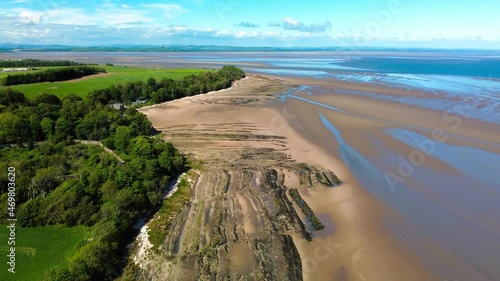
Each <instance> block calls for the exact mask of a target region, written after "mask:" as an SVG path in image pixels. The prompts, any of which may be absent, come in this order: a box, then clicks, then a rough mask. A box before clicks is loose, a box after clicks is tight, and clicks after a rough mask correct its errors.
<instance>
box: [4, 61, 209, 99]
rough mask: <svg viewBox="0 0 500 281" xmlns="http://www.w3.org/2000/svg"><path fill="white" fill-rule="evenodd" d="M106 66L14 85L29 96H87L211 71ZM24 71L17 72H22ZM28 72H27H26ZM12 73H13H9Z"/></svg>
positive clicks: (14, 87)
mask: <svg viewBox="0 0 500 281" xmlns="http://www.w3.org/2000/svg"><path fill="white" fill-rule="evenodd" d="M98 67H104V68H105V69H106V72H107V74H100V75H95V76H87V77H84V78H83V79H77V80H70V81H64V82H47V83H37V84H27V85H17V86H12V88H13V89H15V90H18V91H20V92H22V93H24V94H25V95H26V97H27V98H33V97H35V96H37V95H39V94H41V93H44V92H45V93H48V94H54V95H57V96H64V95H68V94H71V93H73V94H77V95H79V96H82V97H83V96H86V95H87V94H88V93H89V92H91V91H93V90H97V89H103V88H106V87H109V86H111V85H116V84H120V83H121V84H125V83H127V82H134V81H141V80H142V81H146V80H147V79H148V78H150V77H153V78H155V79H162V78H171V79H180V78H182V77H184V76H187V75H190V74H195V75H196V74H199V73H200V72H204V71H209V70H205V69H191V68H174V69H149V68H138V67H123V66H98ZM21 73H23V72H17V73H16V74H21ZM24 73H26V72H24ZM9 74H12V73H9ZM6 75H8V74H6V73H0V78H2V77H5V76H6Z"/></svg>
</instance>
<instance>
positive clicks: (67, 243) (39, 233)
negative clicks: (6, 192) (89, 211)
mask: <svg viewBox="0 0 500 281" xmlns="http://www.w3.org/2000/svg"><path fill="white" fill-rule="evenodd" d="M0 229H1V231H0V241H2V243H1V244H0V264H1V266H0V280H12V281H15V280H19V281H24V280H30V281H35V280H40V279H41V278H42V277H43V276H44V275H45V274H46V273H47V272H48V271H49V270H50V269H52V268H54V267H57V266H58V265H61V264H63V263H64V262H65V261H66V260H67V259H68V258H69V257H70V256H72V255H74V254H75V251H76V249H77V245H78V244H79V243H80V242H81V241H83V240H84V239H85V238H86V236H87V235H88V233H89V230H88V228H84V227H72V228H63V227H54V226H50V227H35V228H19V227H18V228H16V270H15V271H16V273H15V274H13V273H10V272H8V271H7V269H8V265H7V255H8V254H9V252H8V247H10V246H9V245H7V231H8V229H7V227H6V226H5V225H0Z"/></svg>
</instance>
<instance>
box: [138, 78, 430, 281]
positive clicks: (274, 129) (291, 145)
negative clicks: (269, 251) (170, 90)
mask: <svg viewBox="0 0 500 281" xmlns="http://www.w3.org/2000/svg"><path fill="white" fill-rule="evenodd" d="M250 77H252V78H249V79H256V77H265V79H269V78H267V77H266V76H265V75H258V76H254V75H252V76H250ZM245 82H249V81H238V82H236V83H235V84H234V85H233V87H232V88H231V89H230V91H228V90H226V91H223V92H218V93H219V95H217V96H216V95H212V98H224V96H225V95H232V96H231V98H234V96H235V95H233V94H231V91H234V89H235V88H240V89H241V88H243V85H242V84H245ZM252 82H253V81H252ZM249 83H250V82H249ZM240 86H241V87H240ZM283 86H284V87H285V88H288V87H291V86H292V85H290V84H287V85H283ZM242 91H243V93H239V94H242V95H248V92H245V90H244V89H243V90H242ZM236 95H237V94H236ZM242 95H238V97H240V98H241V96H242ZM208 97H210V96H206V95H199V96H193V97H188V98H187V99H186V98H185V99H181V100H177V101H171V102H168V103H164V104H160V105H158V106H157V107H152V108H147V109H141V111H143V113H145V114H146V115H148V118H150V120H152V122H153V125H154V126H155V127H156V128H157V129H160V130H162V131H165V132H164V133H165V134H166V138H167V141H170V140H172V141H173V143H174V145H175V146H176V147H179V145H180V149H181V151H183V152H187V153H190V152H192V151H189V149H185V148H184V149H183V147H182V146H183V145H181V144H179V143H176V141H175V138H172V139H170V140H169V137H172V135H171V134H170V136H169V133H168V131H169V130H166V128H165V127H163V126H161V125H158V124H162V123H172V122H179V121H180V120H179V119H178V118H176V117H172V119H171V120H170V121H167V120H168V117H167V115H168V114H162V115H164V116H163V118H158V117H159V116H158V115H159V114H160V113H159V111H161V109H162V105H163V106H164V107H167V108H165V110H167V111H179V112H182V113H181V115H186V116H199V115H200V114H204V113H205V114H206V115H207V118H202V119H203V120H206V121H209V122H210V123H211V124H215V123H218V122H221V121H222V120H233V121H235V120H234V119H236V120H238V119H239V120H241V119H244V120H248V121H251V123H253V124H258V125H259V130H258V131H259V132H263V131H265V133H266V134H268V135H280V136H282V137H284V138H285V139H286V143H285V144H284V146H286V154H287V155H289V157H291V159H293V160H295V161H297V162H299V163H300V162H304V163H309V164H310V165H314V166H316V167H319V168H322V169H328V170H331V171H333V172H334V173H335V174H337V175H338V177H339V178H340V179H341V180H342V181H344V183H343V184H342V185H340V186H338V187H335V188H333V189H331V188H327V187H319V188H317V189H315V190H311V189H309V188H304V187H299V186H293V184H294V183H293V180H290V178H292V177H293V175H291V174H288V175H287V178H288V180H289V181H290V184H289V185H291V186H287V187H288V188H297V187H298V188H299V193H300V195H301V196H302V197H303V198H304V200H305V201H306V202H307V203H308V204H309V205H310V206H311V208H312V210H313V211H314V213H315V214H316V215H317V216H319V217H320V219H321V220H322V222H323V223H324V224H325V225H326V229H324V230H321V231H318V232H315V234H314V237H315V238H314V239H313V241H312V242H306V241H305V240H303V238H302V237H301V235H300V233H295V234H292V237H293V241H294V244H295V246H296V247H297V249H298V252H299V255H300V256H301V260H302V271H303V277H304V280H318V278H322V277H324V276H341V275H342V274H348V275H349V276H352V275H357V274H361V273H362V272H364V274H365V275H368V276H377V275H379V274H381V273H380V272H378V270H375V267H374V266H373V264H372V263H373V260H372V258H370V257H366V256H364V255H362V254H361V256H360V254H359V253H358V254H356V253H355V252H356V251H357V250H359V249H362V248H363V247H366V246H368V244H369V241H377V240H378V241H380V240H381V239H382V240H383V241H384V244H386V246H384V247H381V249H372V250H371V251H376V252H377V254H374V256H384V257H386V258H388V259H390V254H388V253H392V254H393V255H394V254H395V253H401V251H403V249H402V248H401V247H400V246H396V245H394V243H392V241H390V240H391V239H390V238H388V237H390V235H388V234H386V235H381V234H378V235H376V236H375V237H373V235H371V234H370V231H371V230H376V231H375V232H376V233H380V232H381V231H383V230H382V229H381V227H380V226H379V225H377V224H375V223H373V222H371V223H369V222H368V221H367V220H366V219H367V218H370V217H372V216H371V215H367V214H365V213H366V211H363V212H362V213H359V212H357V213H356V212H355V213H353V212H351V211H349V212H347V213H346V212H345V211H343V210H342V207H335V208H331V207H329V206H328V205H330V204H334V205H337V206H342V205H346V204H343V202H350V203H348V204H347V205H351V206H349V208H355V209H366V205H369V206H371V207H370V208H371V209H372V212H373V211H375V210H377V209H380V213H384V212H387V210H385V208H383V207H382V206H379V205H380V204H378V202H376V201H375V200H374V199H373V198H371V197H370V195H368V194H367V192H366V191H364V190H363V189H362V188H361V187H360V186H359V185H358V183H357V180H356V179H355V177H354V176H353V175H352V174H351V173H350V171H349V169H348V168H347V167H346V166H345V165H344V164H343V163H342V161H340V160H339V159H337V158H335V157H334V156H333V155H331V153H330V152H328V151H325V150H324V149H323V148H322V147H320V146H318V145H316V144H314V143H312V142H311V141H310V140H308V139H307V138H306V137H304V132H300V129H298V128H296V127H295V128H294V127H293V126H292V125H291V124H290V120H287V119H288V117H289V116H286V111H284V110H282V109H281V110H280V109H279V104H278V107H273V106H269V103H267V102H259V103H260V104H261V106H257V107H252V108H247V107H245V108H241V106H238V105H234V104H233V105H227V106H225V107H224V106H223V107H224V108H223V109H222V110H221V111H222V112H226V113H224V114H222V113H221V114H217V113H216V111H215V109H213V110H212V109H211V110H210V111H209V113H208V114H207V113H206V111H205V110H207V109H206V108H205V107H204V106H203V105H206V98H208ZM269 100H272V99H271V98H269ZM200 101H203V105H201V106H199V105H198V104H197V102H200ZM187 104H189V107H190V108H189V109H187V108H185V106H186V105H187ZM209 104H210V103H209ZM212 105H213V104H212ZM197 106H199V108H193V107H197ZM183 107H184V108H183ZM215 107H220V106H217V105H216V106H215ZM231 107H240V110H238V108H236V109H235V108H232V109H231ZM235 110H236V111H237V112H234V111H235ZM151 111H154V112H151ZM207 111H208V110H207ZM189 112H190V113H191V114H190V113H189ZM257 112H258V114H257ZM214 115H215V116H214ZM224 115H225V116H224ZM236 115H237V116H236ZM159 119H161V120H159ZM195 119H196V118H195ZM221 119H222V120H221ZM222 122H224V121H222ZM181 123H183V126H185V125H188V124H186V123H191V125H195V126H196V125H198V124H197V121H193V120H185V122H181ZM192 123H195V124H192ZM171 125H172V124H171ZM179 141H181V140H179ZM225 144H226V145H229V143H225ZM184 146H185V145H184ZM250 147H254V149H255V148H258V147H260V145H259V144H258V143H254V144H252V145H251V146H250ZM202 160H205V159H202ZM285 181H287V180H285ZM287 184H288V182H287V183H286V184H285V185H287ZM329 197H330V198H332V200H326V199H325V198H329ZM357 198H361V199H357ZM358 201H359V202H358ZM365 201H367V202H365ZM328 202H330V203H328ZM325 204H326V205H325ZM360 214H363V215H364V216H366V217H365V218H362V219H361V220H360V218H359V217H356V216H359V215H360ZM353 216H354V217H353ZM356 221H358V222H357V223H355V225H353V223H354V222H356ZM365 223H369V225H370V226H369V227H367V228H366V230H363V232H362V233H360V234H356V232H357V231H359V229H358V227H359V225H362V224H365ZM380 224H381V223H380ZM247 228H248V226H247ZM337 229H347V233H346V234H343V233H342V232H341V233H339V232H338V230H337ZM316 235H317V237H316ZM349 236H351V237H349ZM360 239H361V240H360ZM331 241H335V242H332V243H333V245H334V250H333V251H332V252H330V250H328V249H326V251H327V252H326V253H327V255H328V258H327V259H325V257H324V255H323V256H322V257H321V261H320V260H318V259H317V258H316V257H315V253H318V252H321V251H322V250H325V249H324V245H325V243H330V242H331ZM337 241H338V242H337ZM360 243H361V244H360ZM340 245H349V246H342V248H346V249H345V250H343V251H342V252H343V254H340V255H337V254H335V250H338V248H337V247H339V246H340ZM345 252H352V253H351V254H353V255H354V256H356V257H357V258H356V259H357V260H358V261H357V263H356V264H355V265H353V264H352V260H351V259H352V257H350V256H349V255H346V254H345ZM384 252H385V253H384ZM406 252H407V251H406ZM396 256H397V254H396ZM406 256H407V257H411V253H409V252H407V253H406ZM311 259H313V260H314V261H315V262H316V263H318V265H319V264H321V265H322V266H321V267H320V266H316V267H314V266H313V265H312V263H313V262H312V261H311ZM413 260H414V264H418V261H417V260H416V259H415V258H413ZM327 264H330V265H329V266H326V265H327ZM400 268H404V264H401V265H400ZM408 270H409V269H408V268H406V269H405V270H399V271H400V272H399V274H398V275H399V276H407V277H409V276H408V275H407V274H406V273H407V271H408ZM425 271H426V270H421V273H419V274H417V276H422V275H424V276H426V277H430V276H431V275H430V274H424V273H423V272H425ZM342 272H344V273H342ZM386 274H388V273H387V272H385V273H384V274H382V275H381V276H380V278H381V279H378V278H377V279H374V280H383V278H382V276H386ZM361 275H363V274H361ZM353 280H357V279H353ZM360 280H361V279H360ZM408 280H412V279H408ZM415 280H416V279H415Z"/></svg>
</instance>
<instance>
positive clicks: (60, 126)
mask: <svg viewBox="0 0 500 281" xmlns="http://www.w3.org/2000/svg"><path fill="white" fill-rule="evenodd" d="M69 137H73V123H72V122H70V121H69V120H68V119H66V118H64V117H60V118H59V119H57V121H56V125H55V133H54V139H55V141H56V142H60V141H63V140H65V139H67V138H69Z"/></svg>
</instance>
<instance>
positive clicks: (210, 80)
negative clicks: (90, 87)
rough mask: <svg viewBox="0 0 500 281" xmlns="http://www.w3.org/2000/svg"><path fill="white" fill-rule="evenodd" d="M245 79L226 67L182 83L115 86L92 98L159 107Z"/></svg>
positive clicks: (93, 92) (98, 91)
mask: <svg viewBox="0 0 500 281" xmlns="http://www.w3.org/2000/svg"><path fill="white" fill-rule="evenodd" d="M243 77H245V73H244V72H243V70H241V69H239V68H237V67H235V66H224V67H222V69H220V70H218V71H217V72H202V73H200V74H198V75H188V76H186V77H184V79H181V80H173V79H169V78H164V79H162V80H160V81H156V80H155V79H153V78H149V79H148V80H147V81H146V82H143V81H137V82H128V83H127V84H125V85H117V86H115V85H113V86H111V87H108V88H106V89H100V90H95V91H92V92H91V93H90V94H89V98H90V99H91V100H93V101H95V102H99V103H102V104H109V103H114V102H123V103H126V104H128V103H131V102H133V101H136V100H138V99H140V100H150V103H152V104H157V103H161V102H166V101H170V100H174V99H178V98H182V97H186V96H192V95H197V94H203V93H207V92H210V91H217V90H220V89H225V88H228V87H230V86H231V84H232V83H233V82H234V81H236V80H238V79H241V78H243Z"/></svg>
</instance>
